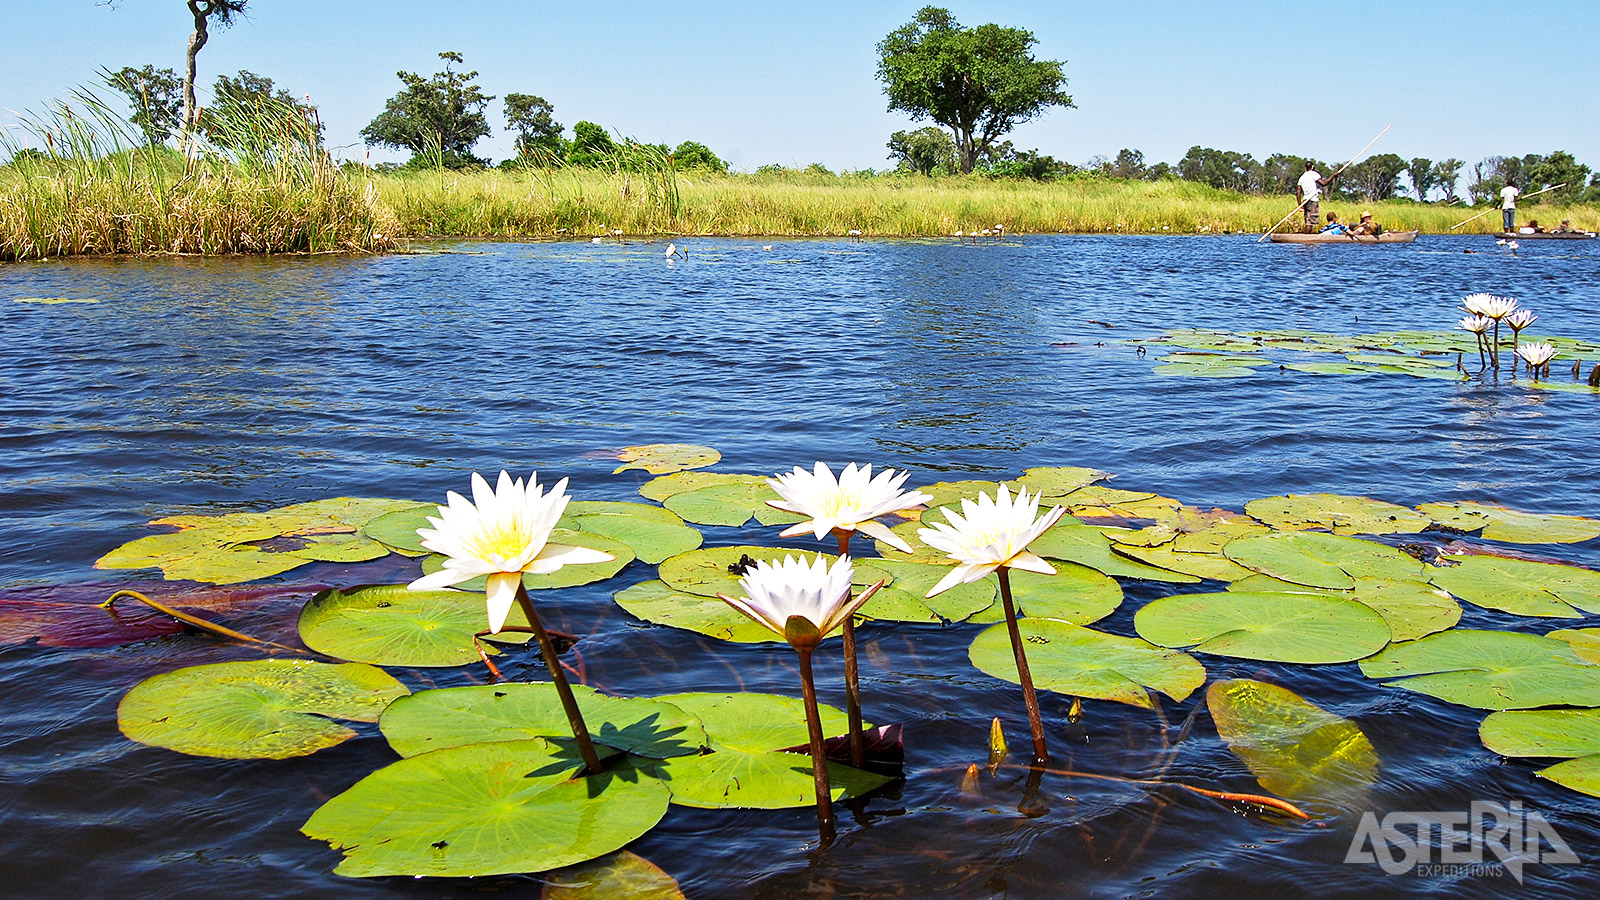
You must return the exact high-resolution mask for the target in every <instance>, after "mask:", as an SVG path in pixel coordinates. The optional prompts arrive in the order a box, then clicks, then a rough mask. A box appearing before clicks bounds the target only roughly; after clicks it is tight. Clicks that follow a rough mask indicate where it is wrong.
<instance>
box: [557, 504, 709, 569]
mask: <svg viewBox="0 0 1600 900" xmlns="http://www.w3.org/2000/svg"><path fill="white" fill-rule="evenodd" d="M619 505H625V506H637V507H639V508H640V509H651V510H655V512H656V513H661V514H664V515H667V516H671V517H672V521H662V520H661V519H660V518H658V517H656V516H655V515H654V514H651V515H650V516H640V515H634V514H631V513H629V514H623V515H619V514H614V513H604V514H594V515H581V516H572V517H571V522H572V523H573V524H575V525H576V526H577V527H578V529H579V530H580V531H585V532H588V533H590V534H598V535H602V536H604V537H608V538H611V539H612V540H614V541H621V542H622V543H624V544H627V545H628V546H629V547H630V548H632V550H633V552H634V555H635V556H637V557H638V558H639V559H640V560H643V561H644V562H647V563H649V564H651V565H656V564H658V563H660V562H661V561H662V560H664V559H666V558H667V557H669V556H676V555H678V554H679V553H687V552H689V551H690V550H693V549H695V548H696V547H699V546H700V542H701V540H702V539H703V538H702V537H701V534H700V532H699V531H697V530H695V529H693V528H690V527H689V526H687V525H685V524H683V520H682V519H680V518H678V515H677V514H676V513H674V512H672V511H671V510H666V509H658V508H656V507H651V506H645V505H644V504H642V503H628V504H619ZM569 514H570V513H569Z"/></svg>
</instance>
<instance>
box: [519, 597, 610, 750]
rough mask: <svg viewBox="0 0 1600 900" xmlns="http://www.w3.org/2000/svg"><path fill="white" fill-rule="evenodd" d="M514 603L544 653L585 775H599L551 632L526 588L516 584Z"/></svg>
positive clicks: (545, 661)
mask: <svg viewBox="0 0 1600 900" xmlns="http://www.w3.org/2000/svg"><path fill="white" fill-rule="evenodd" d="M517 603H518V604H519V605H521V606H522V612H523V613H524V614H525V615H527V617H528V624H530V625H532V626H533V636H534V637H535V638H537V639H538V641H539V651H540V652H541V653H543V654H544V667H545V668H546V669H549V670H550V680H551V682H553V683H554V684H555V686H556V694H557V695H559V696H560V697H561V708H562V709H563V710H565V711H566V713H567V722H568V724H570V725H571V726H572V737H573V738H574V739H575V740H576V741H577V742H578V753H579V754H581V755H582V756H583V768H584V774H585V775H598V774H600V757H599V756H597V755H596V754H595V752H594V742H593V741H590V740H589V726H587V725H585V724H584V722H583V712H582V711H581V710H579V709H578V699H577V698H576V697H574V696H572V685H570V684H568V683H567V675H566V673H565V672H563V671H562V670H561V660H560V658H558V657H557V656H556V645H555V644H554V643H552V642H551V640H550V633H549V632H547V631H545V630H544V624H543V623H542V622H540V621H539V613H538V612H536V611H535V610H534V608H533V601H532V600H530V599H529V598H528V589H527V588H526V587H525V586H523V585H520V584H519V585H517Z"/></svg>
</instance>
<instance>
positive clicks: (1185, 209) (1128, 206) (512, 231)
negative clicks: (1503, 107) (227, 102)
mask: <svg viewBox="0 0 1600 900" xmlns="http://www.w3.org/2000/svg"><path fill="white" fill-rule="evenodd" d="M372 183H373V185H374V186H375V188H376V190H377V194H378V197H379V199H380V201H381V202H382V204H383V205H384V206H386V207H387V208H388V209H389V210H391V211H392V212H393V214H394V216H395V217H396V219H398V221H399V222H400V226H401V231H402V233H403V234H405V235H406V236H408V237H414V238H420V237H502V238H537V237H562V236H578V237H582V236H593V235H600V234H605V233H608V232H610V231H612V230H617V229H620V230H621V231H622V232H623V233H625V234H629V235H647V234H671V235H679V234H707V235H751V236H781V235H845V234H849V233H850V232H851V231H852V230H858V231H860V232H861V233H862V234H864V235H868V236H880V237H928V236H938V235H952V234H954V233H955V232H957V231H963V232H971V231H973V230H980V229H983V228H992V227H993V226H995V225H997V224H1000V225H1004V226H1005V227H1006V229H1007V230H1008V231H1010V232H1012V233H1035V234H1037V233H1062V232H1064V233H1101V234H1103V233H1108V232H1109V233H1145V234H1148V233H1155V234H1169V233H1170V234H1205V233H1227V232H1256V233H1259V232H1262V231H1265V230H1266V229H1268V228H1270V227H1271V226H1272V225H1273V224H1274V223H1276V222H1278V220H1280V219H1282V218H1283V217H1284V216H1285V215H1286V214H1288V213H1289V212H1290V211H1291V210H1293V209H1294V208H1295V200H1294V199H1293V198H1292V197H1283V196H1279V197H1262V196H1252V195H1245V194H1236V193H1232V192H1228V191H1219V190H1215V189H1213V188H1209V187H1206V186H1204V185H1200V184H1195V183H1193V182H1185V181H1178V180H1167V181H1160V182H1140V181H1132V182H1130V181H1121V180H1117V179H1107V178H1077V179H1068V180H1063V181H1056V182H1035V181H1013V180H992V179H988V178H982V177H965V178H963V177H949V178H922V177H853V176H849V175H845V176H827V175H798V174H797V175H789V176H771V175H713V174H698V173H680V174H679V176H678V184H677V196H676V198H675V203H676V206H677V210H676V213H675V214H674V212H673V211H672V210H670V209H669V208H668V204H667V203H665V202H663V200H662V198H661V197H660V196H659V194H660V191H659V189H655V190H650V189H648V186H647V185H646V184H645V182H644V180H643V179H642V177H641V176H639V175H632V176H630V175H628V174H626V173H614V172H602V171H595V170H572V169H564V170H563V169H557V170H531V171H511V172H507V171H503V170H496V171H488V172H470V173H465V172H464V173H448V172H447V173H393V174H380V175H374V176H373V179H372ZM1363 209H1371V210H1372V211H1373V212H1374V213H1375V218H1376V219H1377V221H1378V222H1379V223H1380V224H1382V225H1383V226H1384V227H1386V228H1389V229H1396V230H1398V229H1419V230H1421V231H1424V232H1428V233H1452V232H1451V226H1452V225H1455V224H1457V223H1458V222H1461V221H1462V220H1464V219H1466V218H1468V217H1470V216H1472V215H1473V214H1474V213H1475V212H1480V211H1482V210H1481V209H1480V210H1473V209H1470V208H1463V207H1460V206H1454V207H1451V206H1445V205H1443V204H1421V203H1415V202H1410V201H1404V200H1393V201H1387V202H1383V203H1376V204H1362V203H1354V202H1342V201H1330V202H1324V203H1323V205H1322V211H1323V212H1324V213H1327V212H1330V211H1331V212H1338V213H1339V214H1340V216H1341V218H1344V219H1346V220H1354V219H1355V218H1356V217H1357V216H1358V215H1359V213H1360V212H1361V211H1362V210H1363ZM1530 216H1531V217H1534V218H1538V219H1540V221H1541V222H1542V223H1545V224H1549V225H1554V224H1555V223H1557V222H1559V221H1560V220H1561V219H1562V218H1571V219H1572V220H1573V222H1574V224H1575V225H1577V226H1579V227H1587V228H1591V229H1592V228H1595V227H1597V226H1600V208H1596V207H1591V206H1574V207H1551V206H1529V207H1528V208H1526V209H1524V210H1522V211H1521V213H1520V219H1519V221H1524V222H1525V221H1526V220H1527V218H1529V217H1530ZM1302 220H1303V215H1301V214H1296V215H1295V216H1293V217H1291V219H1290V221H1289V222H1288V223H1287V224H1285V225H1284V226H1283V228H1284V229H1289V228H1292V227H1294V226H1295V225H1297V224H1299V223H1300V222H1301V221H1302ZM1499 227H1500V216H1499V214H1498V212H1491V213H1489V214H1488V215H1485V216H1483V217H1482V218H1480V219H1478V220H1476V221H1474V222H1472V223H1470V224H1468V225H1466V226H1464V227H1463V228H1460V229H1457V230H1456V231H1455V232H1453V233H1458V234H1483V233H1489V232H1493V231H1495V230H1498V229H1499Z"/></svg>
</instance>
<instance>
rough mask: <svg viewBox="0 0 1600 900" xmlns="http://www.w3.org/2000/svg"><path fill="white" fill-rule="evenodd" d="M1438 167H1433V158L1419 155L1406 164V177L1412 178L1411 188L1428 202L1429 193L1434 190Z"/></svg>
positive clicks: (1423, 200)
mask: <svg viewBox="0 0 1600 900" xmlns="http://www.w3.org/2000/svg"><path fill="white" fill-rule="evenodd" d="M1437 171H1438V170H1437V169H1435V168H1434V167H1433V160H1431V159H1427V158H1426V157H1421V156H1419V157H1417V158H1416V159H1413V160H1412V161H1411V162H1409V163H1407V164H1406V177H1408V178H1410V179H1411V190H1412V192H1413V193H1415V194H1416V195H1417V199H1418V200H1421V201H1422V202H1424V203H1426V202H1428V194H1430V193H1432V192H1433V188H1434V184H1435V182H1434V178H1435V177H1436V173H1437Z"/></svg>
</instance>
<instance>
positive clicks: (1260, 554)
mask: <svg viewBox="0 0 1600 900" xmlns="http://www.w3.org/2000/svg"><path fill="white" fill-rule="evenodd" d="M1223 553H1224V554H1226V555H1227V557H1228V558H1229V559H1231V560H1233V561H1234V562H1236V563H1238V564H1239V565H1241V566H1244V567H1245V568H1247V569H1254V570H1255V571H1257V572H1261V573H1262V574H1265V575H1271V576H1273V577H1274V578H1281V579H1283V580H1284V581H1292V582H1294V583H1296V584H1304V585H1307V586H1309V587H1325V588H1337V589H1339V590H1348V589H1350V588H1353V587H1355V583H1356V579H1357V578H1384V579H1388V580H1391V581H1408V580H1409V581H1420V580H1422V571H1423V569H1422V563H1421V562H1419V561H1418V560H1416V559H1414V558H1412V557H1410V556H1407V555H1405V554H1404V553H1401V552H1400V551H1399V550H1396V549H1394V548H1393V547H1389V546H1386V545H1384V544H1379V543H1377V542H1375V541H1366V540H1362V539H1360V538H1353V537H1344V536H1342V535H1336V534H1321V533H1318V532H1312V531H1299V532H1289V533H1278V534H1268V535H1262V536H1260V537H1249V538H1240V539H1238V540H1235V541H1230V542H1229V543H1228V545H1227V547H1225V548H1224V549H1223Z"/></svg>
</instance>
